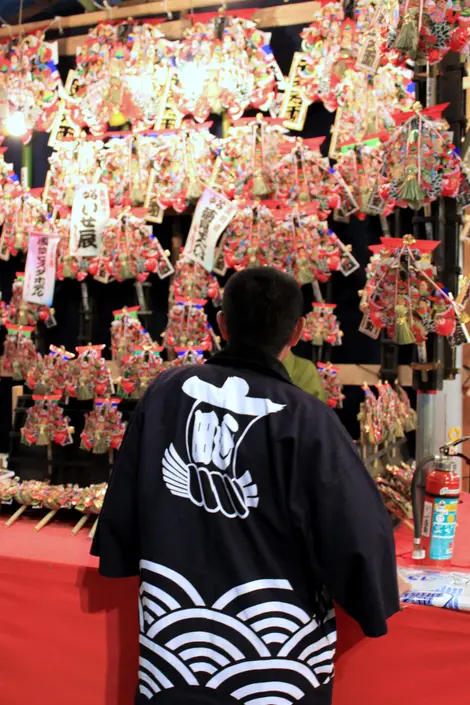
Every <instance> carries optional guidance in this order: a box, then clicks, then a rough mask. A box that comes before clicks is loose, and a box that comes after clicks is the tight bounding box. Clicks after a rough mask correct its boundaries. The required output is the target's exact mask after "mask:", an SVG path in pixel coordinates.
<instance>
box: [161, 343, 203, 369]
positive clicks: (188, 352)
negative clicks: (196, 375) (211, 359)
mask: <svg viewBox="0 0 470 705" xmlns="http://www.w3.org/2000/svg"><path fill="white" fill-rule="evenodd" d="M204 362H205V358H204V351H203V350H196V349H195V348H178V350H177V351H176V357H175V358H173V360H170V362H168V363H166V365H165V369H167V370H169V369H173V368H174V367H184V366H185V365H203V364H204Z"/></svg>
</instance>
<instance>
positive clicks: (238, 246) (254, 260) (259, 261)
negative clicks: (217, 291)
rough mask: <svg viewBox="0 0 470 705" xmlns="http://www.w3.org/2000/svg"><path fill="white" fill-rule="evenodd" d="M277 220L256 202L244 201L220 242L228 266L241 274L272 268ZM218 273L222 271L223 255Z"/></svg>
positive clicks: (270, 212) (217, 258)
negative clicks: (257, 269) (249, 270)
mask: <svg viewBox="0 0 470 705" xmlns="http://www.w3.org/2000/svg"><path fill="white" fill-rule="evenodd" d="M275 230H276V219H275V216H274V214H273V212H272V210H271V209H270V208H268V207H267V206H265V205H264V204H263V203H257V202H253V201H246V202H240V203H239V207H238V209H237V212H236V214H235V216H234V218H233V219H232V221H231V223H230V225H229V226H228V228H227V229H226V230H225V233H224V235H223V236H222V239H221V241H220V243H219V252H220V251H222V250H223V258H224V263H225V267H226V268H228V269H235V270H236V271H237V272H238V271H240V270H242V269H246V268H247V267H263V266H272V263H273V252H274V250H273V247H272V246H273V245H274V244H275V242H276V237H275ZM215 262H216V266H215V268H214V271H216V272H217V271H218V270H219V269H220V254H219V256H218V255H216V257H215Z"/></svg>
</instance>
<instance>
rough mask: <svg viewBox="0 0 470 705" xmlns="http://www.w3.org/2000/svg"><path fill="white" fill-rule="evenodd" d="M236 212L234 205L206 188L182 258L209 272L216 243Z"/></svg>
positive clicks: (212, 263) (197, 208)
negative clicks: (199, 265)
mask: <svg viewBox="0 0 470 705" xmlns="http://www.w3.org/2000/svg"><path fill="white" fill-rule="evenodd" d="M236 210H237V206H236V204H235V203H233V202H232V201H230V200H229V199H228V198H226V197H225V196H223V195H222V194H220V193H217V191H214V190H213V189H211V188H206V189H205V191H204V193H203V194H202V196H201V198H200V199H199V201H198V202H197V206H196V210H195V211H194V216H193V220H192V222H191V227H190V229H189V233H188V239H187V240H186V246H185V248H184V256H185V257H186V258H187V259H190V260H193V262H198V263H199V264H201V265H202V266H203V267H204V268H205V269H206V270H207V271H208V272H211V271H212V267H213V265H214V255H215V248H216V245H217V241H218V239H219V237H220V236H221V235H222V233H223V231H224V230H225V228H226V227H227V226H228V224H229V223H230V221H231V220H232V218H233V216H234V215H235V213H236Z"/></svg>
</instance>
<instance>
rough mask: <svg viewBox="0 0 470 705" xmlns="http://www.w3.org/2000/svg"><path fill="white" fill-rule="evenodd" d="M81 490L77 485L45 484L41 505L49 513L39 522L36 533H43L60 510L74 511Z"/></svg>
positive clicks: (35, 529)
mask: <svg viewBox="0 0 470 705" xmlns="http://www.w3.org/2000/svg"><path fill="white" fill-rule="evenodd" d="M80 492H81V490H80V488H79V487H78V486H77V485H49V484H46V483H43V492H42V499H41V505H42V507H43V508H44V509H48V510H49V511H48V513H47V514H46V515H45V516H44V517H43V518H42V519H40V521H38V523H37V524H36V526H35V527H34V531H41V529H43V528H44V527H45V526H46V525H47V524H49V522H50V521H51V520H52V519H53V518H54V517H55V515H56V514H57V512H58V511H59V510H60V509H72V508H73V507H75V505H76V503H77V502H78V501H79V495H80Z"/></svg>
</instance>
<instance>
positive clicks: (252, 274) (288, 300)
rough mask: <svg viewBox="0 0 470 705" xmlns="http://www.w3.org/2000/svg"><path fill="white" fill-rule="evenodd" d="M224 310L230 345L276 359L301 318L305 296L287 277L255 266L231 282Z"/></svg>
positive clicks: (227, 285) (223, 303)
mask: <svg viewBox="0 0 470 705" xmlns="http://www.w3.org/2000/svg"><path fill="white" fill-rule="evenodd" d="M222 310H223V312H224V314H225V321H226V324H227V330H228V336H229V342H230V343H233V344H235V345H236V344H238V345H247V346H250V347H252V348H257V349H258V350H261V351H263V352H264V353H266V354H268V355H273V356H277V355H279V353H280V352H281V350H282V349H283V348H284V347H285V346H286V345H288V343H289V341H290V339H291V337H292V334H293V333H294V329H295V326H296V324H297V322H298V321H299V319H300V318H302V314H303V296H302V293H301V291H300V287H299V285H298V284H297V282H296V281H295V279H293V278H292V277H290V276H288V275H287V274H284V273H283V272H280V271H279V270H277V269H272V268H271V267H253V268H249V269H244V270H243V271H242V272H238V273H237V274H234V275H233V276H232V277H231V278H230V279H229V280H228V283H227V284H226V286H225V288H224V296H223V301H222Z"/></svg>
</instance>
